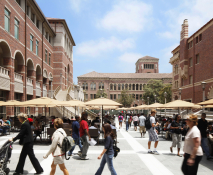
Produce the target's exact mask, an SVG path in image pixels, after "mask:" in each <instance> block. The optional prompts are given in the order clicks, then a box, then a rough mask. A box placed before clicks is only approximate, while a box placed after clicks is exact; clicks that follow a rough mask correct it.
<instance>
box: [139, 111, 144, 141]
mask: <svg viewBox="0 0 213 175" xmlns="http://www.w3.org/2000/svg"><path fill="white" fill-rule="evenodd" d="M145 120H146V117H145V116H144V113H141V116H140V117H139V120H138V124H139V128H140V133H141V137H145V134H146V128H145Z"/></svg>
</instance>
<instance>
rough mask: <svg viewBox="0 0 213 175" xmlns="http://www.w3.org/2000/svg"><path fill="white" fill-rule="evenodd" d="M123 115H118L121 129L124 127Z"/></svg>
mask: <svg viewBox="0 0 213 175" xmlns="http://www.w3.org/2000/svg"><path fill="white" fill-rule="evenodd" d="M123 119H124V117H123V115H122V114H121V113H120V115H119V116H118V121H119V129H120V128H122V122H123Z"/></svg>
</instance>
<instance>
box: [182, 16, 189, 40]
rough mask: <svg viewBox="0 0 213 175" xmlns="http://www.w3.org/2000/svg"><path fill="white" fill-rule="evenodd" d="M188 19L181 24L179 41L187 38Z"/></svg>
mask: <svg viewBox="0 0 213 175" xmlns="http://www.w3.org/2000/svg"><path fill="white" fill-rule="evenodd" d="M188 27H189V25H188V19H185V20H184V21H183V24H182V30H181V32H180V40H182V39H184V38H188Z"/></svg>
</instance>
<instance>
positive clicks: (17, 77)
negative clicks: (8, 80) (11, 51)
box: [14, 72, 23, 93]
mask: <svg viewBox="0 0 213 175" xmlns="http://www.w3.org/2000/svg"><path fill="white" fill-rule="evenodd" d="M22 78H23V76H22V75H21V74H18V73H16V72H14V91H15V92H19V93H23V79H22Z"/></svg>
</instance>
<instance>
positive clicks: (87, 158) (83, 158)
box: [81, 157, 89, 160]
mask: <svg viewBox="0 0 213 175" xmlns="http://www.w3.org/2000/svg"><path fill="white" fill-rule="evenodd" d="M81 160H89V157H82V158H81Z"/></svg>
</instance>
